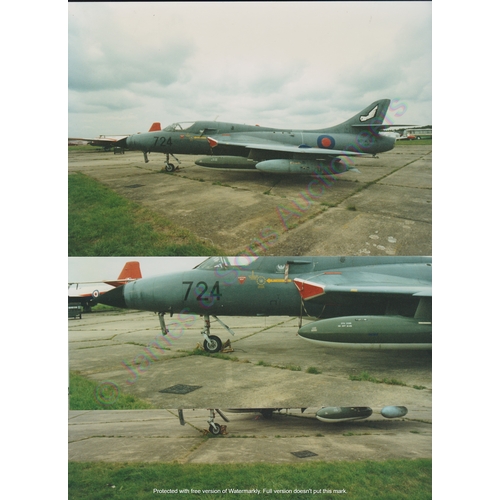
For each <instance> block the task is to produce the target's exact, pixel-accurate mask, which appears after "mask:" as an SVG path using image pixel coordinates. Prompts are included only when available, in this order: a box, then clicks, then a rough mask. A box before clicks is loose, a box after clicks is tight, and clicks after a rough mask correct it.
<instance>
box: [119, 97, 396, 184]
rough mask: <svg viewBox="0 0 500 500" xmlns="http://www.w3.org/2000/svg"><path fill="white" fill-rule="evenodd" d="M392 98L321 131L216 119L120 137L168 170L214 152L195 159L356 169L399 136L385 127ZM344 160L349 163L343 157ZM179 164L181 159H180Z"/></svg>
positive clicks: (264, 167) (281, 170)
mask: <svg viewBox="0 0 500 500" xmlns="http://www.w3.org/2000/svg"><path fill="white" fill-rule="evenodd" d="M390 102H391V101H390V100H389V99H381V100H379V101H376V102H374V103H373V104H371V105H370V106H368V107H367V108H365V109H364V110H363V111H361V112H360V113H358V114H356V115H355V116H353V117H352V118H350V119H349V120H347V121H345V122H344V123H341V124H340V125H335V126H333V127H329V128H324V129H319V130H287V129H275V128H268V127H260V126H258V125H255V126H252V125H239V124H236V123H223V122H217V121H197V122H189V123H174V124H172V125H170V126H168V127H166V128H164V129H163V130H160V131H153V132H148V133H145V134H135V135H131V136H130V137H127V138H126V139H123V141H121V143H122V144H120V145H123V144H125V147H126V148H128V149H132V150H139V151H142V152H143V154H144V160H145V161H146V163H147V162H148V161H149V160H148V153H152V152H155V153H164V154H165V155H166V161H165V165H166V166H165V170H167V171H168V172H172V171H174V170H175V168H176V167H175V165H174V164H173V163H171V162H170V155H171V156H173V157H174V158H175V159H176V160H177V158H176V157H175V156H174V155H175V154H190V155H210V156H206V157H204V158H200V159H198V160H196V161H195V163H196V164H197V165H200V166H203V167H211V168H223V169H239V170H260V171H262V172H271V173H278V174H314V173H316V172H318V170H320V171H321V170H325V169H328V170H329V173H337V174H339V173H343V172H345V171H347V170H355V169H354V168H353V167H352V166H351V165H349V163H352V160H351V159H352V158H353V157H356V156H370V157H371V156H375V155H376V154H377V153H383V152H384V151H389V150H391V149H392V148H393V147H394V143H395V142H396V139H395V138H394V137H392V136H390V135H384V134H383V133H381V131H382V130H383V129H384V128H388V127H389V126H390V125H388V124H387V125H384V124H383V122H384V118H385V115H386V113H387V109H388V107H389V104H390ZM343 159H344V160H345V161H343ZM177 161H178V162H179V160H177Z"/></svg>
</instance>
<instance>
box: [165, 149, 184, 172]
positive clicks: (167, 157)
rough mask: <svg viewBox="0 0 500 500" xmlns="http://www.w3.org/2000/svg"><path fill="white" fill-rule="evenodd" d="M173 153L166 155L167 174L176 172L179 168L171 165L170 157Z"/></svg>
mask: <svg viewBox="0 0 500 500" xmlns="http://www.w3.org/2000/svg"><path fill="white" fill-rule="evenodd" d="M171 154H172V153H165V156H166V159H165V172H174V171H175V170H177V169H178V168H179V167H176V166H175V165H174V164H173V163H170V155H171ZM172 156H173V157H174V158H175V156H174V155H173V154H172ZM175 159H176V160H177V163H178V164H179V165H180V164H181V162H180V161H179V160H178V159H177V158H175Z"/></svg>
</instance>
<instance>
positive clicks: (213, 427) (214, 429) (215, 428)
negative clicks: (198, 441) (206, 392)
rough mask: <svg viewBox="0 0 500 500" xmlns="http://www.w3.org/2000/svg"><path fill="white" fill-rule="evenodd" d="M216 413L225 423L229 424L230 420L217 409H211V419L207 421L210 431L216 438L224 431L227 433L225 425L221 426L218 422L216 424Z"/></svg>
mask: <svg viewBox="0 0 500 500" xmlns="http://www.w3.org/2000/svg"><path fill="white" fill-rule="evenodd" d="M215 412H217V413H218V414H219V415H220V416H221V417H222V418H223V420H224V422H229V419H228V418H227V417H226V415H224V413H222V412H221V411H220V410H217V409H210V418H209V419H208V420H207V422H208V430H209V431H210V432H211V433H212V434H213V435H214V436H216V435H217V434H220V433H221V432H222V431H224V432H225V428H226V426H225V425H223V426H222V425H219V424H218V423H217V422H215Z"/></svg>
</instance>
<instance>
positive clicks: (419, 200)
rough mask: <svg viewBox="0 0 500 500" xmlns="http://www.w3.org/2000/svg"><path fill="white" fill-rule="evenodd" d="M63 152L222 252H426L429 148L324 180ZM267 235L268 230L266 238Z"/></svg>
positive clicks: (414, 148)
mask: <svg viewBox="0 0 500 500" xmlns="http://www.w3.org/2000/svg"><path fill="white" fill-rule="evenodd" d="M178 158H179V159H180V161H181V165H180V169H179V170H178V171H177V172H175V173H173V174H167V173H166V172H165V171H164V170H163V167H164V164H163V162H164V155H161V154H151V155H150V162H149V163H147V164H146V163H144V160H143V156H142V153H140V152H134V151H127V152H126V153H125V154H123V155H114V154H113V153H112V152H101V151H95V150H91V149H90V148H89V151H88V152H85V151H70V152H69V158H68V168H69V172H70V173H73V172H81V173H83V174H86V175H88V176H90V177H92V178H94V179H96V180H97V181H99V182H101V183H103V184H104V185H106V186H108V187H110V188H111V189H112V190H114V191H115V192H116V193H118V194H120V195H122V196H124V197H125V198H128V199H130V200H132V201H134V202H137V203H139V204H140V205H142V206H145V207H148V208H149V209H151V210H153V211H154V212H156V213H159V214H161V215H163V216H165V217H167V218H168V219H169V220H170V221H172V222H173V223H175V224H177V225H178V226H180V227H183V228H185V229H188V230H189V231H191V232H192V233H193V234H195V235H196V236H198V237H199V238H202V239H204V240H208V241H210V242H212V243H213V244H215V245H217V246H218V247H219V248H221V249H222V253H223V254H226V255H236V254H239V253H242V252H248V251H252V250H253V251H257V252H258V253H259V254H262V255H263V254H264V252H266V253H268V254H270V255H431V254H432V245H431V238H432V222H431V220H432V159H431V158H432V147H431V146H419V145H403V146H401V145H400V146H396V148H395V149H393V150H392V151H389V152H387V153H384V154H381V155H380V158H378V159H371V158H358V159H356V161H355V165H354V166H355V167H356V168H358V169H359V170H360V171H361V173H359V174H357V173H354V172H348V173H345V174H341V175H337V176H335V178H334V179H332V178H324V179H319V178H313V177H311V176H291V175H289V176H286V175H273V174H265V173H262V172H258V171H252V172H241V171H231V170H214V169H210V168H203V167H199V166H197V165H195V163H194V161H195V160H196V159H197V157H196V156H187V155H179V156H178ZM269 235H272V237H270V236H269Z"/></svg>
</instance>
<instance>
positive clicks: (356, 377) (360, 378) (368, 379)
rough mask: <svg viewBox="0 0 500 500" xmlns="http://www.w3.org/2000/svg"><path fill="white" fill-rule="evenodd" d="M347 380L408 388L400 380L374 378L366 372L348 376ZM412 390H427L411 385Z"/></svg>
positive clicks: (421, 386) (420, 386)
mask: <svg viewBox="0 0 500 500" xmlns="http://www.w3.org/2000/svg"><path fill="white" fill-rule="evenodd" d="M349 380H353V381H358V382H373V383H374V384H387V385H401V386H404V387H410V386H408V384H405V383H404V382H402V381H401V380H396V379H394V378H390V379H389V378H375V377H373V376H372V375H370V374H369V373H368V372H361V373H360V374H359V375H349ZM411 387H413V389H417V390H423V389H427V388H426V387H424V386H423V385H413V386H411Z"/></svg>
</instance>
